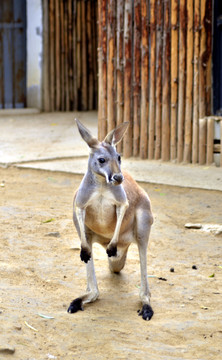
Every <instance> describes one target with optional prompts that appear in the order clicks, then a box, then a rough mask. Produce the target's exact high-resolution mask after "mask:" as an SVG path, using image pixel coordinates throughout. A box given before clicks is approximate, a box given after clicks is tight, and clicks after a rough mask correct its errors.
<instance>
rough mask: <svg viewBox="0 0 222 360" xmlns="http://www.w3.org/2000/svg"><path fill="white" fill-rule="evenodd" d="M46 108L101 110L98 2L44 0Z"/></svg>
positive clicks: (44, 86)
mask: <svg viewBox="0 0 222 360" xmlns="http://www.w3.org/2000/svg"><path fill="white" fill-rule="evenodd" d="M43 29H44V30H43V31H44V33H43V43H44V44H43V48H44V51H43V53H44V55H43V108H44V110H45V111H56V110H57V111H59V110H62V111H69V110H92V109H96V108H97V102H98V87H97V83H98V80H97V73H98V69H97V41H98V40H97V1H93V0H88V1H85V0H43Z"/></svg>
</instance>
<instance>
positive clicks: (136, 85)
mask: <svg viewBox="0 0 222 360" xmlns="http://www.w3.org/2000/svg"><path fill="white" fill-rule="evenodd" d="M140 11H141V8H140V0H136V1H134V36H133V37H134V46H133V61H134V64H133V69H134V71H133V155H134V156H138V155H139V140H140V59H141V56H140V32H141V16H140Z"/></svg>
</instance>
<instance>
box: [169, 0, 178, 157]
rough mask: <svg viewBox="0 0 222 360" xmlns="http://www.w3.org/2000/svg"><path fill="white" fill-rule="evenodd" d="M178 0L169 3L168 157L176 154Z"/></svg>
mask: <svg viewBox="0 0 222 360" xmlns="http://www.w3.org/2000/svg"><path fill="white" fill-rule="evenodd" d="M177 92H178V0H172V3H171V129H170V158H171V160H175V159H176V156H177V111H178V95H177Z"/></svg>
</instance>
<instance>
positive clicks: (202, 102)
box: [199, 0, 206, 118]
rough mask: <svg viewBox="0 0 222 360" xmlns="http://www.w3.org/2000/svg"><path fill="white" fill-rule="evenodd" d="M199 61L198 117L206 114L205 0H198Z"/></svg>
mask: <svg viewBox="0 0 222 360" xmlns="http://www.w3.org/2000/svg"><path fill="white" fill-rule="evenodd" d="M200 10H201V11H200V25H201V32H200V57H199V59H200V63H199V75H200V76H199V117H200V118H202V117H204V116H206V62H205V53H206V31H205V27H204V19H205V13H206V0H200Z"/></svg>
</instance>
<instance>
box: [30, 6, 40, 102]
mask: <svg viewBox="0 0 222 360" xmlns="http://www.w3.org/2000/svg"><path fill="white" fill-rule="evenodd" d="M42 33H43V29H42V1H41V0H27V107H32V108H33V107H34V108H38V109H41V108H42V104H41V100H42V99H41V97H42V96H41V92H42V50H43V39H42Z"/></svg>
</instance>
